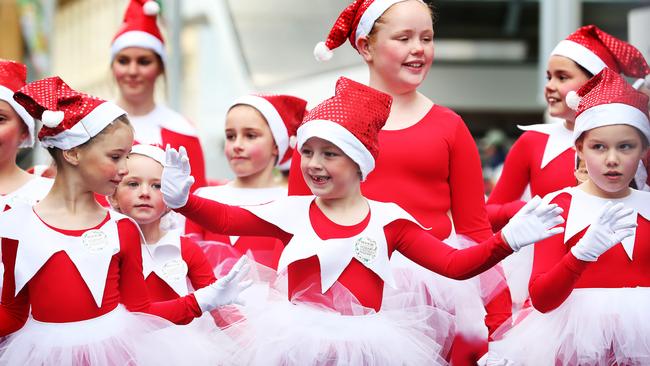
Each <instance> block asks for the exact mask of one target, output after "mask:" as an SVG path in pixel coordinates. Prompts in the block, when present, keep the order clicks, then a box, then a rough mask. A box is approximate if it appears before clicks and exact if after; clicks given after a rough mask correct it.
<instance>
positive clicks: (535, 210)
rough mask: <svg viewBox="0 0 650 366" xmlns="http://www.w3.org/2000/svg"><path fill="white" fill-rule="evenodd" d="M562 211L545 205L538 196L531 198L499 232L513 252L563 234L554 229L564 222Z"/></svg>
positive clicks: (560, 229) (562, 229)
mask: <svg viewBox="0 0 650 366" xmlns="http://www.w3.org/2000/svg"><path fill="white" fill-rule="evenodd" d="M562 212H563V210H562V208H561V207H558V206H557V205H556V204H546V203H544V202H543V201H542V199H541V198H540V197H539V196H535V197H533V198H532V199H531V200H530V201H528V203H526V205H525V206H524V207H522V208H521V210H519V212H517V213H516V214H515V215H514V216H513V217H512V218H511V219H510V222H508V223H507V224H506V226H504V227H503V229H502V230H501V235H502V236H503V239H504V240H505V241H506V242H507V243H508V245H510V247H511V248H512V250H514V251H515V252H516V251H518V250H519V249H521V248H523V247H525V246H527V245H530V244H533V243H535V242H537V241H540V240H544V239H546V238H548V237H551V236H553V235H556V234H559V233H561V232H564V228H562V227H554V226H556V225H559V224H561V223H563V222H564V219H563V218H562V216H560V214H562Z"/></svg>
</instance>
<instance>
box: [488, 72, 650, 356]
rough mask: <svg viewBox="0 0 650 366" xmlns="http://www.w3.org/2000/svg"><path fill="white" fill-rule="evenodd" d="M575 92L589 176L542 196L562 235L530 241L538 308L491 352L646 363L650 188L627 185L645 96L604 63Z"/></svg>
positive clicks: (648, 129) (640, 137) (648, 130)
mask: <svg viewBox="0 0 650 366" xmlns="http://www.w3.org/2000/svg"><path fill="white" fill-rule="evenodd" d="M577 94H578V95H579V97H580V98H581V100H580V102H579V106H578V107H577V116H576V121H575V128H574V131H573V139H574V140H575V146H576V150H577V151H578V155H579V156H580V159H582V160H584V161H585V164H586V166H587V172H588V174H589V179H588V180H587V181H585V182H584V183H582V184H580V185H578V186H577V187H571V188H566V189H564V190H561V191H558V192H555V193H552V194H550V195H549V196H548V197H547V198H545V200H549V201H552V202H555V203H557V204H558V205H560V207H563V208H564V209H565V210H564V214H563V216H564V217H565V219H566V223H565V225H563V226H564V227H565V233H564V235H563V236H560V235H558V236H556V237H554V238H549V239H546V240H544V241H542V242H540V243H538V244H537V245H536V246H535V256H534V263H533V273H532V276H531V279H530V296H531V300H532V303H533V306H534V307H535V309H536V310H533V311H532V312H531V313H530V314H528V315H527V317H526V318H525V319H524V320H523V321H522V322H521V323H519V324H518V325H517V326H516V327H515V328H513V329H512V330H511V331H510V332H508V333H506V336H505V339H504V340H503V341H501V342H500V343H501V344H500V345H499V348H498V349H499V350H500V353H501V355H502V356H506V357H507V358H509V359H511V360H513V361H515V362H517V363H518V364H521V365H532V364H535V365H646V364H648V362H650V319H649V316H648V311H647V309H648V308H649V307H650V272H649V271H648V268H650V221H649V220H650V193H648V192H643V191H638V190H635V189H632V188H630V187H629V183H630V182H631V181H632V179H633V178H634V175H635V172H636V169H637V166H638V163H639V160H640V159H641V158H642V157H643V156H644V155H645V153H646V152H647V150H648V139H650V122H649V121H648V110H647V103H648V97H647V96H646V95H644V94H642V93H640V92H638V91H636V90H634V89H633V88H632V87H631V86H630V85H628V83H627V82H626V81H625V80H624V79H623V78H622V77H620V76H619V75H618V74H616V73H615V72H614V71H612V70H610V69H607V68H606V69H603V71H601V72H600V73H599V74H598V75H596V76H595V77H594V78H592V79H591V80H590V81H589V82H588V83H587V84H585V85H584V86H583V87H582V88H580V89H579V90H578V93H577ZM569 104H570V103H569ZM623 207H625V208H627V209H624V208H623Z"/></svg>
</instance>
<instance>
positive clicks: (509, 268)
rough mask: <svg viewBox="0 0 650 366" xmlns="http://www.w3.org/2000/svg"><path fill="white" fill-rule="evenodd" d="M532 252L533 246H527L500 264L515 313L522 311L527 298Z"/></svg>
mask: <svg viewBox="0 0 650 366" xmlns="http://www.w3.org/2000/svg"><path fill="white" fill-rule="evenodd" d="M534 252H535V248H534V245H528V246H526V247H523V248H521V249H520V250H519V251H518V252H516V253H513V254H511V255H509V256H508V257H507V258H506V259H504V260H503V261H502V262H501V265H502V267H503V272H504V274H505V276H506V281H507V283H508V287H509V288H510V295H511V297H512V306H513V308H514V309H513V310H515V311H516V310H520V309H522V308H523V307H524V305H525V304H526V301H527V300H528V298H529V294H528V282H530V275H531V273H532V270H533V255H534Z"/></svg>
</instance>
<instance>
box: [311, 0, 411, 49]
mask: <svg viewBox="0 0 650 366" xmlns="http://www.w3.org/2000/svg"><path fill="white" fill-rule="evenodd" d="M403 1H407V0H354V2H353V3H352V4H350V5H348V7H347V8H345V10H343V12H342V13H341V14H340V15H339V17H338V19H336V22H335V23H334V26H333V27H332V29H331V30H330V33H329V34H328V35H327V39H326V40H325V42H319V43H318V44H317V45H316V48H314V56H315V57H316V59H317V60H318V61H327V60H329V59H331V58H332V56H333V54H334V53H333V52H332V50H333V49H335V48H337V47H339V46H340V45H342V44H343V43H345V40H346V39H349V40H350V44H351V45H352V47H354V49H356V48H357V40H358V39H359V38H360V37H361V36H367V35H368V34H370V31H371V30H372V27H373V26H374V25H375V21H377V19H379V17H381V16H382V15H383V14H384V13H385V12H386V10H388V8H390V7H391V6H393V5H394V4H397V3H401V2H403ZM418 1H420V2H422V3H424V2H423V1H422V0H418Z"/></svg>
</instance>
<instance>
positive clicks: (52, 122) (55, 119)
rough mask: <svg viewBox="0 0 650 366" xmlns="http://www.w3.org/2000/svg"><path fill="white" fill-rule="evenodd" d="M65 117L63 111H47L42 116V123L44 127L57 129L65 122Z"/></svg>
mask: <svg viewBox="0 0 650 366" xmlns="http://www.w3.org/2000/svg"><path fill="white" fill-rule="evenodd" d="M64 117H65V114H64V113H63V111H49V110H45V111H43V114H42V116H41V122H43V125H44V126H46V127H49V128H55V127H56V126H58V125H59V124H60V123H61V122H62V121H63V118H64Z"/></svg>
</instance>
